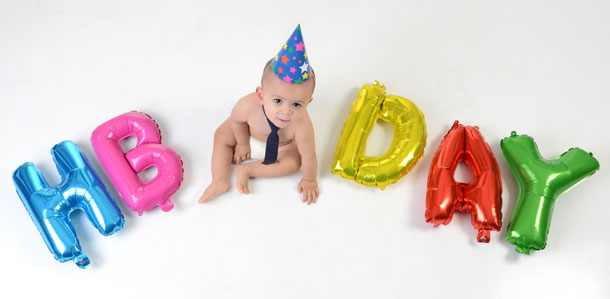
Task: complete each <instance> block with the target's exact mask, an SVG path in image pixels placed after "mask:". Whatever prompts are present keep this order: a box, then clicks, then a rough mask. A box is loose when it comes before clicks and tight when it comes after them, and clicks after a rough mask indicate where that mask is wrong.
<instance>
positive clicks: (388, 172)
mask: <svg viewBox="0 0 610 299" xmlns="http://www.w3.org/2000/svg"><path fill="white" fill-rule="evenodd" d="M379 119H381V120H383V121H386V122H388V123H390V124H391V125H392V127H393V129H394V137H393V139H392V143H391V145H390V147H389V148H388V150H387V151H386V152H385V153H384V154H382V155H380V156H377V157H366V156H364V153H365V147H366V139H367V137H368V135H369V134H370V132H371V130H372V128H373V126H374V125H375V123H376V122H377V120H379ZM425 145H426V123H425V121H424V114H423V113H422V112H421V111H420V110H419V109H418V108H417V106H415V104H413V103H412V102H411V101H409V100H407V99H405V98H402V97H399V96H395V95H387V96H386V92H385V86H383V85H380V84H379V82H377V81H375V84H374V85H368V84H367V85H364V86H363V87H362V89H360V92H359V93H358V96H357V97H356V100H354V102H353V104H352V108H351V112H350V114H349V115H348V117H347V119H346V120H345V123H344V125H343V130H342V131H341V137H340V139H339V142H338V144H337V150H336V152H335V156H334V160H333V165H332V167H331V172H332V173H334V174H338V175H340V176H342V177H344V178H346V179H351V180H356V182H358V183H360V184H364V185H367V186H378V187H379V188H381V189H382V190H383V189H385V187H386V186H387V185H389V184H392V183H395V182H397V181H398V180H399V179H400V178H402V177H403V176H404V175H406V174H407V173H408V172H409V171H410V170H411V169H413V167H414V166H415V165H416V164H417V162H419V160H421V158H422V156H423V154H424V147H425Z"/></svg>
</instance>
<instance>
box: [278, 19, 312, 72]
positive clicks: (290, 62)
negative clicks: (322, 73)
mask: <svg viewBox="0 0 610 299" xmlns="http://www.w3.org/2000/svg"><path fill="white" fill-rule="evenodd" d="M271 70H273V72H274V73H275V74H276V75H277V76H278V77H280V79H282V80H284V81H286V82H288V83H302V82H305V81H307V80H308V79H309V77H310V76H311V66H309V59H308V58H307V50H305V44H304V43H303V35H302V34H301V25H300V24H299V25H297V28H296V29H294V32H293V33H292V35H290V38H288V40H287V41H286V43H285V44H284V45H283V46H282V48H281V49H280V52H279V53H277V55H276V56H275V57H274V58H273V61H271Z"/></svg>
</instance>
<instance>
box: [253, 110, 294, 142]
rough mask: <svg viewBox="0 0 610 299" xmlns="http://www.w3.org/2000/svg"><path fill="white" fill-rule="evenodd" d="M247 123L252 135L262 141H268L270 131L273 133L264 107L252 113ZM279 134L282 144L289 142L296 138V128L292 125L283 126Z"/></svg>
mask: <svg viewBox="0 0 610 299" xmlns="http://www.w3.org/2000/svg"><path fill="white" fill-rule="evenodd" d="M247 123H248V127H249V129H250V136H252V137H254V138H256V139H258V140H260V141H267V137H268V136H269V133H271V127H270V126H269V123H268V122H267V118H265V115H264V114H263V111H262V109H261V111H260V113H259V112H255V113H252V115H251V116H250V117H249V118H248V121H247ZM278 135H279V136H280V144H281V143H289V142H291V141H292V140H293V139H294V128H293V127H292V126H288V127H286V128H282V129H280V130H279V131H278Z"/></svg>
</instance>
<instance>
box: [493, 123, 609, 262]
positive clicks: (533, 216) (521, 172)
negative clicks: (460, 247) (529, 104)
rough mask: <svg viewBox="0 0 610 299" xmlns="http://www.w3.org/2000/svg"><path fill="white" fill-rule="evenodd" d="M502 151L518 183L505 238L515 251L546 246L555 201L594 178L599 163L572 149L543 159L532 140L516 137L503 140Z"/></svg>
mask: <svg viewBox="0 0 610 299" xmlns="http://www.w3.org/2000/svg"><path fill="white" fill-rule="evenodd" d="M501 147H502V152H503V153H504V157H505V158H506V162H508V165H509V166H510V170H511V171H512V173H513V175H514V176H515V179H516V180H517V183H518V184H519V199H518V200H517V203H516V204H515V209H514V211H513V215H512V217H511V218H510V223H509V225H508V231H507V232H506V239H507V240H508V241H509V242H510V243H512V244H514V245H515V246H516V250H517V252H520V253H524V254H529V252H530V250H531V249H534V250H542V249H544V247H545V246H546V243H547V236H548V233H549V229H550V226H551V216H552V214H553V208H554V206H555V202H556V201H557V198H559V196H561V195H562V194H563V193H565V192H567V191H568V190H569V189H571V188H572V187H574V186H575V185H576V184H578V183H580V182H581V181H583V180H584V179H586V178H587V177H589V176H591V175H593V173H595V172H596V171H597V170H598V169H599V162H598V161H597V159H595V158H594V157H593V155H592V154H591V153H587V152H585V151H583V150H582V149H579V148H572V149H570V150H568V151H567V152H565V153H563V154H561V155H560V156H559V157H558V158H556V159H554V160H546V159H544V158H542V156H541V155H540V152H539V151H538V146H536V143H535V142H534V139H533V138H532V137H530V136H527V135H517V133H515V132H514V131H513V132H512V133H511V136H510V137H507V138H504V139H502V142H501Z"/></svg>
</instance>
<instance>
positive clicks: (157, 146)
mask: <svg viewBox="0 0 610 299" xmlns="http://www.w3.org/2000/svg"><path fill="white" fill-rule="evenodd" d="M130 136H135V137H136V138H137V140H138V141H137V144H136V147H135V148H133V149H131V150H130V151H128V152H127V153H126V154H125V153H123V150H122V149H121V144H120V142H121V140H123V139H125V138H127V137H130ZM91 144H92V145H93V149H94V150H95V154H96V155H97V157H98V158H99V160H100V162H101V164H102V166H103V167H104V169H105V170H106V173H108V177H109V178H110V180H111V181H112V183H113V184H114V186H115V188H116V189H117V191H118V193H119V195H120V196H121V198H122V199H123V200H124V201H125V203H126V204H127V206H128V207H129V208H131V209H132V210H133V211H137V212H138V214H139V215H142V214H143V212H144V211H148V210H150V209H152V208H154V207H156V206H160V207H161V210H162V211H164V212H167V211H170V210H171V209H172V208H173V207H174V205H173V203H172V201H171V199H170V196H171V195H172V194H173V193H174V192H176V190H178V188H179V187H180V184H181V182H182V177H183V169H182V160H181V159H180V156H178V154H176V152H174V151H173V150H172V149H170V148H169V147H167V146H164V145H162V144H161V132H160V131H159V127H158V126H157V124H156V123H155V122H154V121H153V120H152V119H151V118H150V117H149V116H148V115H146V114H144V113H140V112H128V113H125V114H122V115H119V116H117V117H115V118H113V119H111V120H109V121H107V122H105V123H103V124H101V125H100V126H98V127H97V128H96V129H95V130H94V131H93V133H92V134H91ZM153 166H155V167H157V175H156V176H155V177H154V178H153V179H151V180H149V181H146V182H143V181H142V180H141V179H140V178H139V177H138V172H141V171H143V170H145V169H147V168H149V167H153Z"/></svg>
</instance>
